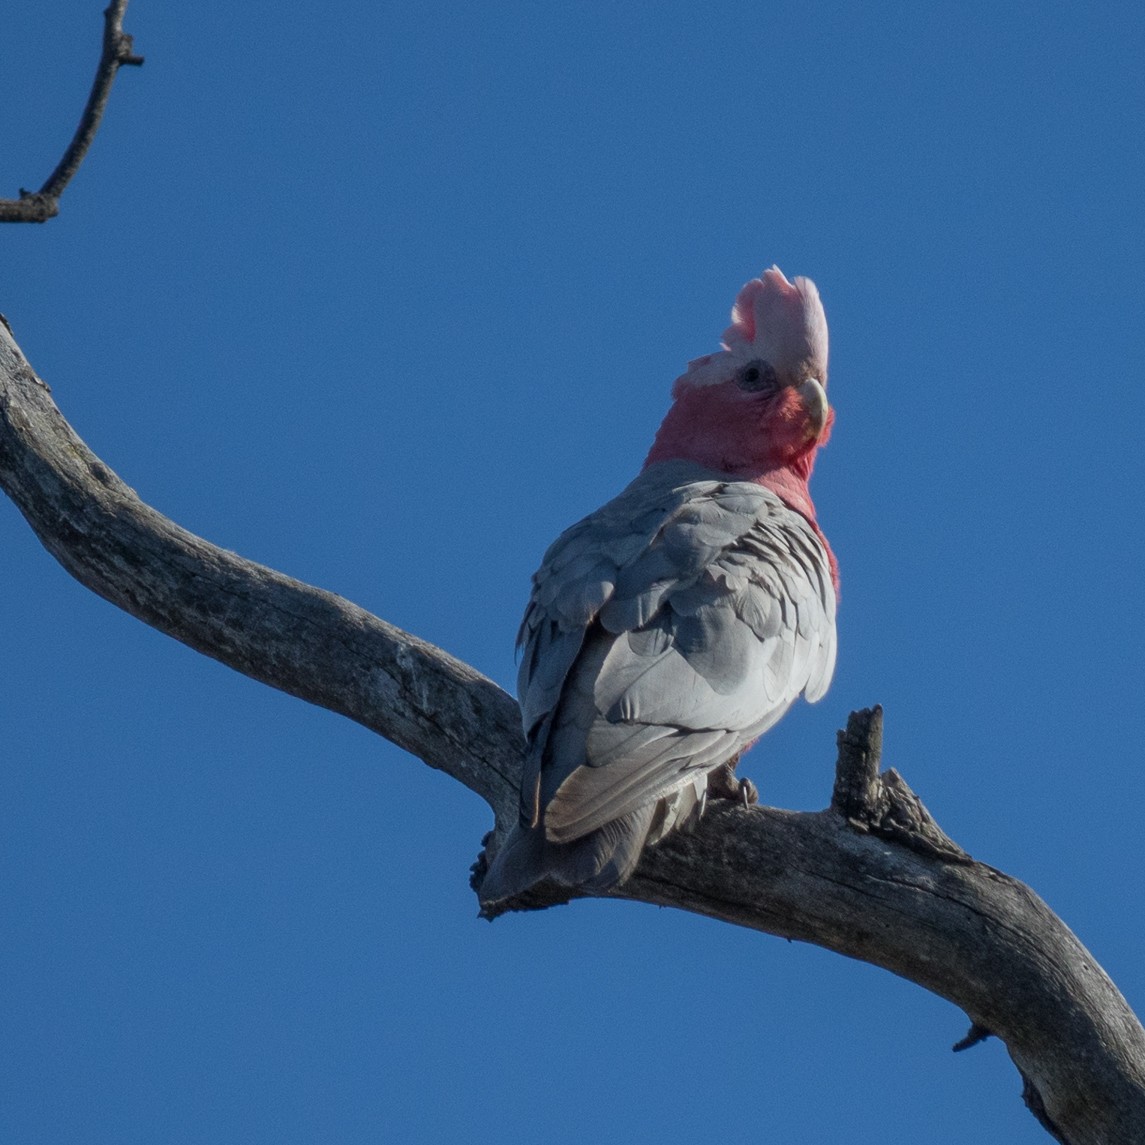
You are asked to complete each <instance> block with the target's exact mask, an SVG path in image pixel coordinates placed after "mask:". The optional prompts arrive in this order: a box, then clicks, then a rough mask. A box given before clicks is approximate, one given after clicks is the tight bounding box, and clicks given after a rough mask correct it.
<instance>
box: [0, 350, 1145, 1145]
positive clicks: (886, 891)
mask: <svg viewBox="0 0 1145 1145" xmlns="http://www.w3.org/2000/svg"><path fill="white" fill-rule="evenodd" d="M0 485H2V486H3V488H4V489H5V491H6V492H7V493H8V495H9V496H10V497H11V498H12V500H13V501H14V502H15V503H16V505H17V506H18V507H19V508H20V510H21V512H22V513H23V514H24V516H25V517H26V518H27V520H28V521H29V523H30V524H31V526H32V528H33V529H34V530H35V531H36V533H37V535H38V536H39V538H40V540H41V541H42V542H43V544H44V545H45V547H46V548H47V549H48V551H49V552H51V553H52V555H53V556H55V557H56V558H57V559H58V560H59V561H60V562H61V564H63V566H64V567H65V568H66V569H67V570H68V571H69V572H71V573H72V575H74V576H75V577H76V578H77V579H78V580H79V581H80V582H81V583H83V584H85V585H86V586H87V587H89V588H91V589H92V590H93V591H95V592H97V593H99V595H101V596H103V597H105V598H106V599H107V600H110V601H111V602H112V603H114V604H117V605H119V606H120V607H121V608H123V609H125V610H126V611H128V612H130V613H131V614H132V615H134V616H137V617H139V618H140V619H142V620H144V621H145V622H146V623H148V624H150V625H153V626H154V627H156V628H158V629H159V630H160V631H163V632H166V633H168V634H169V635H171V636H174V637H175V638H176V639H178V640H181V641H183V642H184V643H186V644H189V645H190V646H191V647H193V648H196V649H198V650H199V651H201V652H203V653H205V654H206V655H209V656H212V657H214V658H215V659H217V660H220V661H222V662H223V663H225V664H229V665H230V666H231V667H233V668H235V669H236V670H238V671H240V672H243V673H245V674H246V675H249V676H252V677H253V678H255V679H258V680H262V681H264V682H265V683H268V684H271V685H273V686H274V687H276V688H280V689H282V690H283V691H286V692H289V693H291V694H292V695H295V696H299V697H301V698H302V699H305V700H308V701H310V702H311V703H315V704H320V705H321V706H323V707H326V708H329V709H331V710H332V711H336V712H340V713H342V714H344V715H346V716H348V717H350V718H351V719H354V720H357V721H358V722H359V723H361V724H363V725H365V726H366V727H369V728H371V729H372V730H374V731H376V732H377V733H378V734H379V735H382V736H385V737H386V738H387V739H390V740H392V741H394V742H395V743H397V744H399V745H401V746H402V747H404V748H406V749H407V750H408V751H411V752H413V753H414V754H415V755H418V756H420V757H421V758H422V759H423V760H425V762H426V763H428V764H430V766H432V767H436V768H440V769H441V770H443V771H446V772H448V773H449V774H450V775H452V776H454V777H455V778H456V779H458V780H460V781H461V782H462V783H464V784H465V785H466V786H468V787H470V788H471V789H472V790H474V791H476V792H477V793H478V794H479V795H481V797H482V798H483V799H485V800H486V801H487V802H488V803H489V805H490V806H491V807H492V808H493V811H494V813H495V816H496V818H497V821H498V825H499V827H500V828H501V829H504V828H505V827H507V825H508V824H509V823H510V822H511V821H512V819H513V817H514V816H515V815H516V781H517V776H518V773H519V765H520V749H521V733H520V728H519V723H518V712H517V708H516V705H515V704H514V702H513V700H512V699H511V698H510V697H509V696H507V695H506V694H505V693H504V692H503V691H501V689H499V688H498V687H497V686H496V685H495V684H493V683H492V682H491V681H489V680H487V679H485V678H484V677H483V676H481V675H480V674H479V673H477V672H476V671H475V670H474V669H472V668H470V667H468V666H467V665H465V664H462V663H460V662H459V661H457V660H455V659H453V658H452V657H451V656H449V655H448V654H446V653H445V652H443V651H441V650H440V649H438V648H435V647H433V646H432V645H429V644H426V643H424V642H423V641H420V640H418V639H416V638H415V637H413V636H410V635H409V634H408V633H404V632H402V631H400V630H399V629H397V628H394V627H393V626H391V625H388V624H386V623H385V622H384V621H382V620H379V619H378V618H377V617H374V616H372V615H370V614H369V613H367V612H365V611H364V610H363V609H361V608H358V607H357V606H356V605H354V604H351V603H350V602H349V601H346V600H344V599H342V598H341V597H338V596H335V595H333V594H331V593H328V592H323V591H322V590H320V589H317V588H312V587H310V586H309V585H305V584H302V583H300V582H298V581H295V580H292V579H291V578H289V577H286V576H284V575H282V574H281V573H278V572H275V571H274V570H272V569H269V568H266V567H264V566H262V565H258V564H255V563H253V562H250V561H246V560H243V559H242V558H241V557H238V556H236V555H235V554H234V553H230V552H227V551H225V550H222V549H219V548H217V547H215V546H213V545H211V544H209V543H207V542H206V541H204V540H202V539H201V538H198V537H195V536H193V535H192V534H190V533H188V532H186V531H185V530H183V529H181V528H179V527H178V526H177V525H175V524H174V523H173V522H171V521H169V520H168V519H167V518H165V517H163V516H162V515H160V514H159V513H157V512H155V511H154V510H153V509H151V508H149V507H148V506H147V505H145V504H144V503H143V502H142V501H140V500H139V498H138V497H137V496H136V494H135V493H134V492H133V491H132V490H131V489H129V488H128V487H127V486H126V485H125V484H124V483H123V482H122V481H120V479H119V478H118V477H116V475H115V474H114V473H112V472H111V471H110V470H109V469H108V468H107V466H105V465H104V464H103V463H102V462H101V461H100V460H99V459H98V458H97V457H95V455H94V454H92V453H91V451H90V450H88V449H87V447H86V446H85V445H84V444H83V442H82V441H80V439H79V438H78V437H77V436H76V434H75V433H74V431H73V430H72V429H71V427H70V426H69V425H68V424H67V422H66V421H65V420H64V418H63V416H62V415H61V414H60V412H59V410H58V409H57V408H56V406H55V405H54V403H53V402H52V400H51V397H50V395H49V392H48V388H47V386H45V385H44V383H43V382H41V381H40V380H39V379H38V378H37V377H36V376H35V374H34V373H33V372H32V370H31V368H30V367H29V366H28V364H27V362H26V361H25V360H24V358H23V356H22V355H21V353H20V351H19V349H18V347H17V346H16V344H15V343H14V341H12V339H11V338H10V337H9V335H8V332H7V331H6V330H0ZM881 720H882V715H881V712H880V711H879V710H878V709H873V710H871V711H867V712H860V713H855V714H854V715H853V716H852V718H851V721H850V722H849V724H848V727H847V730H846V731H845V732H841V733H840V736H839V745H838V746H839V761H838V767H837V777H836V783H835V793H834V797H833V802H832V806H831V807H829V808H828V809H827V810H825V811H820V812H815V813H806V812H804V813H797V812H791V811H783V810H778V809H774V808H753V809H751V810H747V809H744V808H742V807H738V806H732V805H728V804H723V803H721V804H718V805H716V806H713V807H711V808H710V809H709V811H708V814H707V816H706V817H705V818H704V820H703V821H702V822H701V824H700V826H699V829H698V830H697V831H696V832H695V833H694V834H693V835H690V836H685V835H676V836H671V837H669V838H668V839H667V840H665V842H664V843H662V844H661V845H659V846H658V847H656V848H653V849H651V850H650V851H648V852H647V853H646V854H645V856H644V857H643V858H642V860H641V862H640V866H639V867H638V869H637V871H636V873H635V875H634V876H633V877H632V879H631V880H630V881H629V882H628V883H626V884H625V885H624V886H623V887H622V888H620V890H619V891H617V892H614V893H615V895H616V897H621V898H627V899H635V900H640V901H643V902H648V903H655V904H657V905H660V906H675V907H680V908H682V909H685V910H690V911H695V912H696V913H699V914H704V915H708V916H710V917H712V918H717V919H721V920H723V921H725V922H730V923H735V924H737V925H740V926H747V927H751V928H753V929H756V930H761V931H764V932H766V933H768V934H775V935H779V936H781V937H784V938H791V939H799V940H801V941H805V942H813V943H816V944H817V945H820V946H824V947H826V948H828V949H830V950H835V951H838V952H839V953H841V954H846V955H848V956H850V957H852V958H859V959H863V960H864V961H867V962H871V963H874V964H875V965H878V966H882V967H885V968H886V969H888V970H891V971H893V972H894V973H896V974H899V975H901V976H902V977H904V978H908V979H910V980H911V981H913V982H916V983H918V984H919V985H921V986H923V987H925V988H926V989H928V990H931V991H933V992H934V993H936V994H939V995H941V996H942V997H944V998H947V999H949V1000H950V1001H952V1002H953V1003H955V1004H956V1005H958V1006H960V1007H961V1008H962V1009H963V1010H964V1011H965V1012H966V1014H967V1015H968V1016H969V1018H970V1020H971V1022H972V1028H971V1033H970V1034H969V1035H968V1036H967V1038H965V1039H963V1042H962V1043H960V1048H964V1047H965V1045H969V1044H972V1043H973V1042H974V1041H977V1040H981V1038H982V1037H985V1036H988V1035H990V1034H992V1035H994V1036H996V1037H998V1038H1001V1039H1002V1040H1003V1041H1004V1042H1005V1043H1006V1046H1007V1048H1008V1049H1009V1052H1010V1055H1011V1057H1012V1058H1013V1060H1014V1062H1015V1064H1016V1065H1017V1067H1018V1069H1019V1071H1020V1072H1021V1075H1022V1077H1023V1080H1024V1084H1025V1090H1024V1094H1023V1096H1024V1097H1025V1099H1026V1102H1027V1105H1029V1107H1030V1109H1031V1111H1032V1112H1033V1113H1034V1114H1035V1116H1037V1117H1038V1119H1039V1121H1040V1122H1041V1123H1042V1125H1043V1126H1045V1127H1046V1129H1047V1130H1048V1131H1049V1132H1050V1133H1051V1134H1052V1135H1054V1136H1055V1137H1056V1138H1057V1139H1058V1140H1059V1141H1063V1142H1068V1143H1069V1145H1099V1143H1100V1145H1111V1143H1124V1145H1128V1143H1130V1142H1141V1141H1143V1140H1145V1031H1143V1030H1142V1028H1141V1026H1140V1024H1139V1023H1138V1021H1137V1019H1136V1017H1135V1016H1134V1015H1133V1012H1132V1011H1131V1010H1130V1009H1129V1007H1128V1005H1127V1004H1126V1002H1125V1000H1124V999H1123V998H1122V997H1121V995H1120V993H1118V991H1117V988H1116V987H1115V986H1114V985H1113V983H1112V982H1111V981H1110V980H1109V978H1108V977H1107V976H1106V975H1105V973H1104V971H1102V969H1101V968H1100V966H1098V965H1097V963H1096V962H1095V961H1094V959H1093V958H1092V956H1091V955H1090V954H1089V953H1088V951H1086V949H1085V948H1084V947H1083V946H1082V945H1081V944H1080V943H1079V942H1078V940H1077V939H1076V938H1075V937H1074V935H1073V934H1072V933H1071V932H1070V930H1069V929H1068V928H1067V927H1066V926H1065V924H1064V923H1062V922H1061V920H1060V919H1058V918H1057V917H1056V916H1055V915H1054V914H1053V912H1051V911H1050V910H1049V908H1048V907H1047V906H1046V905H1045V904H1044V903H1043V902H1042V901H1041V899H1039V898H1038V897H1037V895H1035V894H1034V893H1033V891H1031V890H1030V889H1029V888H1028V887H1026V886H1024V885H1023V884H1022V883H1020V882H1018V881H1016V880H1015V879H1012V878H1010V877H1009V876H1007V875H1004V874H1002V873H1001V872H1000V871H997V870H994V869H993V868H992V867H988V866H986V865H985V864H983V863H979V862H976V861H974V860H973V859H971V858H970V856H968V855H967V854H966V853H965V852H964V851H962V850H961V849H960V848H959V847H958V846H957V845H956V844H954V843H953V842H951V840H949V839H948V838H947V837H946V836H945V835H944V834H943V833H942V832H941V830H940V829H939V828H938V826H937V824H935V823H934V821H933V819H932V818H931V817H930V815H929V814H928V813H927V811H926V808H925V807H924V806H923V805H922V803H921V801H920V800H918V798H917V797H916V796H915V795H914V794H913V793H912V792H911V791H910V789H909V788H908V787H907V786H906V784H905V782H904V781H903V780H902V779H901V777H899V776H898V775H897V773H895V772H893V771H891V772H886V773H882V774H880V772H879V751H880V742H881V726H882V724H881Z"/></svg>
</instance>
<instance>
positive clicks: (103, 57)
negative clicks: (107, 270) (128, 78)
mask: <svg viewBox="0 0 1145 1145" xmlns="http://www.w3.org/2000/svg"><path fill="white" fill-rule="evenodd" d="M127 3H128V0H111V3H110V4H109V5H108V7H107V10H106V11H105V12H104V14H103V51H102V53H101V54H100V58H99V67H97V68H96V72H95V80H94V82H93V83H92V85H91V94H90V95H89V96H88V97H87V106H86V107H85V108H84V109H83V115H82V116H81V118H80V123H79V127H77V128H76V133H75V135H74V136H73V138H72V141H71V143H70V144H69V145H68V149H67V150H66V151H65V152H64V156H63V158H62V159H61V160H60V161H59V163H57V164H56V169H55V170H54V171H53V172H52V173H51V175H49V176H48V179H47V182H45V183H44V185H43V186H42V187H41V188H40V189H39V190H38V191H25V190H24V189H23V188H21V190H20V197H19V198H18V199H0V223H44V222H47V220H48V219H51V218H55V216H56V215H58V214H59V212H60V196H61V195H62V194H63V193H64V188H65V187H66V186H67V185H68V183H69V181H70V180H71V178H72V176H73V175H75V173H76V172H77V171H78V170H79V167H80V164H81V163H82V162H83V161H84V156H85V155H87V152H88V148H89V147H90V146H91V143H92V140H93V139H94V138H95V133H96V132H97V131H98V130H99V124H100V121H101V120H102V119H103V112H104V108H106V107H107V100H108V97H109V96H110V95H111V85H112V83H113V82H114V80H115V75H116V73H117V72H118V71H119V69H120V67H121V66H122V65H124V64H130V65H131V66H133V67H138V66H139V65H140V64H142V63H143V57H142V56H137V55H135V53H134V51H133V47H134V45H133V42H132V38H131V37H130V36H129V35H128V34H127V33H126V32H125V31H124V30H123V14H124V12H125V11H126V10H127Z"/></svg>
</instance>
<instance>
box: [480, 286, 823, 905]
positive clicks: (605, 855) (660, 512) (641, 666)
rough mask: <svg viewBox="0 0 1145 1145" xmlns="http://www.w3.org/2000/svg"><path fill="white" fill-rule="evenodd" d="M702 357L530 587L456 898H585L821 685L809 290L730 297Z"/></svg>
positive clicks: (724, 779)
mask: <svg viewBox="0 0 1145 1145" xmlns="http://www.w3.org/2000/svg"><path fill="white" fill-rule="evenodd" d="M723 346H724V349H722V350H720V351H719V352H717V353H714V354H708V355H706V356H705V357H703V358H698V359H696V360H695V361H693V362H691V363H690V364H689V366H688V369H687V371H686V372H685V373H684V374H683V375H682V376H681V377H680V378H678V379H677V381H676V384H675V386H674V387H673V390H672V397H673V399H674V400H673V404H672V407H671V408H670V409H669V411H668V414H667V416H666V417H665V418H664V421H663V423H662V424H661V426H660V429H659V430H658V432H657V434H656V440H655V442H654V444H653V446H652V449H651V451H650V452H649V454H648V458H647V460H646V461H645V463H644V468H643V469H642V470H641V472H640V475H639V476H638V477H637V478H636V479H635V480H634V481H633V482H632V483H631V484H630V485H629V486H628V488H627V489H625V490H624V492H622V493H621V494H620V495H619V496H618V497H616V498H615V499H614V500H612V501H610V502H609V503H608V504H607V505H605V506H603V507H602V508H601V509H598V510H597V511H596V512H595V513H593V514H591V516H588V517H586V518H585V519H584V520H583V521H581V522H580V523H579V524H576V525H573V526H572V528H571V529H568V530H566V531H565V532H564V533H562V534H561V536H560V537H558V538H557V540H556V542H555V543H554V544H553V545H552V546H551V547H550V548H549V550H548V552H547V553H546V554H545V557H544V560H543V561H542V563H541V567H540V569H539V570H538V571H537V573H536V574H535V576H534V577H533V592H532V597H531V598H530V600H529V605H528V608H527V610H526V612H525V619H524V622H523V623H522V625H521V632H520V636H519V638H518V644H519V646H520V647H521V649H522V658H521V667H520V674H519V678H518V691H519V694H520V700H521V709H522V718H523V721H524V729H525V736H526V740H527V747H526V753H525V761H524V769H523V774H522V779H521V813H520V822H519V823H518V825H517V826H515V827H514V829H513V831H512V832H511V834H510V835H509V837H508V839H507V840H506V842H505V844H504V846H502V847H501V849H500V850H499V851H498V852H497V853H496V854H495V855H494V856H493V859H492V863H491V865H490V866H489V868H488V870H487V871H486V873H485V876H484V879H483V881H482V882H481V883H480V886H479V888H478V890H479V894H480V897H481V900H482V903H483V904H484V905H485V907H486V908H490V907H493V906H495V905H496V904H499V903H506V902H507V901H508V900H511V899H513V898H514V897H516V896H519V895H521V894H523V893H524V892H526V891H528V890H529V888H531V887H534V886H535V885H536V884H538V883H541V882H546V881H547V882H549V883H553V884H556V885H557V886H559V887H574V888H583V889H587V890H593V891H602V890H607V889H609V888H610V887H613V886H616V885H617V884H619V883H622V882H623V881H624V880H625V879H626V878H627V877H628V876H629V875H630V874H631V873H632V871H633V869H634V868H635V866H636V863H637V861H638V860H639V858H640V854H641V852H642V851H643V849H644V847H645V846H649V845H651V844H654V843H656V842H658V841H659V840H661V839H662V838H663V837H664V836H665V835H666V834H667V833H668V832H669V831H671V830H673V829H674V828H676V827H680V826H684V825H689V824H691V823H693V822H694V821H695V820H696V819H697V818H698V816H699V815H700V814H701V813H702V811H703V808H704V806H705V803H706V799H707V795H708V790H709V781H711V783H712V791H713V792H714V793H715V794H722V795H729V794H735V793H739V794H741V795H743V796H745V797H748V796H749V794H750V792H751V791H752V789H751V788H750V785H748V784H744V785H743V786H742V787H741V785H740V783H739V781H737V780H736V779H735V778H734V775H733V774H732V770H731V769H732V768H733V767H734V766H735V763H736V761H737V760H738V758H739V756H740V754H741V753H742V752H743V751H744V750H745V749H746V748H747V747H748V746H750V745H751V743H752V742H753V741H754V740H755V739H756V738H757V737H759V736H760V735H761V734H762V733H763V732H765V731H767V729H768V728H770V727H771V726H772V725H773V724H774V723H775V722H776V721H777V720H778V719H779V718H780V717H781V716H782V715H783V714H784V712H786V711H787V709H788V708H789V707H790V706H791V704H792V703H793V702H794V701H795V700H796V698H797V697H798V696H799V695H800V694H802V695H804V696H806V698H807V699H808V700H811V701H814V700H818V699H819V698H820V697H821V696H822V695H823V694H824V692H826V690H827V686H828V684H829V683H830V682H831V675H832V672H833V671H834V667H835V600H836V592H837V587H838V569H837V566H836V563H835V558H834V556H833V555H832V553H831V550H830V548H829V547H828V545H827V540H826V538H825V537H824V536H823V533H822V531H821V530H820V528H819V524H818V522H817V521H816V519H815V507H814V505H813V504H812V503H811V496H810V493H809V492H808V488H807V482H808V479H809V478H810V476H811V468H812V466H813V464H814V462H815V454H816V451H817V450H818V448H819V446H820V445H822V444H823V442H824V441H825V440H826V438H827V435H828V433H829V431H830V427H831V423H832V421H833V418H834V414H833V412H832V411H831V410H830V408H829V407H828V405H827V395H826V390H825V387H826V385H827V319H826V316H825V315H824V313H823V305H822V303H821V302H820V301H819V292H818V290H816V288H815V284H814V283H813V282H811V281H810V280H809V279H806V278H796V279H795V281H794V282H788V281H787V279H786V278H785V277H784V276H783V274H782V273H781V272H780V270H779V269H778V268H777V267H772V268H771V269H770V270H767V271H764V273H763V275H762V276H761V277H760V278H755V279H752V280H751V281H750V282H749V283H747V285H746V286H744V288H743V289H742V290H741V291H740V293H739V296H738V298H737V299H736V303H735V307H734V308H733V310H732V322H731V325H730V326H729V327H728V329H727V330H726V331H725V333H724V337H723Z"/></svg>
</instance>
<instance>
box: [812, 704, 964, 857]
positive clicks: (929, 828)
mask: <svg viewBox="0 0 1145 1145" xmlns="http://www.w3.org/2000/svg"><path fill="white" fill-rule="evenodd" d="M837 742H838V746H839V758H838V760H837V762H836V764H835V789H834V791H833V792H832V794H831V809H832V810H833V811H836V812H837V813H838V814H840V815H842V816H843V818H844V819H846V820H847V822H848V823H850V824H851V826H852V827H854V828H855V829H856V830H857V831H862V832H864V833H867V834H871V835H879V836H881V837H882V838H885V839H892V840H894V842H896V843H901V844H902V845H903V846H905V847H909V848H910V849H911V850H914V851H918V852H920V853H921V854H924V855H931V856H933V857H934V858H939V859H946V860H947V861H948V862H955V863H970V862H973V859H971V857H970V856H969V855H968V854H967V853H966V852H965V851H964V850H963V849H962V848H961V847H960V846H958V844H957V843H955V842H954V840H953V839H951V838H950V837H949V836H948V835H947V834H946V832H945V831H943V830H942V828H941V827H939V825H938V824H937V823H936V822H935V821H934V818H933V816H932V815H931V814H930V812H929V811H927V809H926V807H925V806H924V804H923V802H922V800H921V799H919V797H918V796H917V795H915V793H914V792H913V791H912V790H911V789H910V787H909V785H908V784H907V782H906V780H905V779H903V777H902V776H901V775H899V773H898V772H897V771H895V770H894V769H893V768H891V769H890V770H888V771H885V772H880V771H879V766H880V764H881V762H882V754H883V709H882V707H881V706H880V705H878V704H876V705H875V706H874V707H873V708H863V709H862V710H861V711H858V712H852V713H851V714H850V716H849V717H848V719H847V726H846V728H845V729H844V730H843V731H841V732H839V734H838V738H837Z"/></svg>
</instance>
